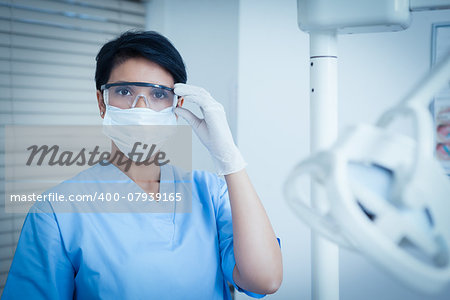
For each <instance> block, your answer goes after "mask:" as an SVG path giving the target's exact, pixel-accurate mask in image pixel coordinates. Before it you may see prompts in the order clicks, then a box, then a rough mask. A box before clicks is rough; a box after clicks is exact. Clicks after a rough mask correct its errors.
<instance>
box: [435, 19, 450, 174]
mask: <svg viewBox="0 0 450 300" xmlns="http://www.w3.org/2000/svg"><path fill="white" fill-rule="evenodd" d="M431 49H432V51H431V66H433V65H435V64H436V63H438V62H439V61H440V60H441V59H442V58H443V57H444V56H445V55H446V54H447V53H448V52H449V51H450V22H448V23H436V24H433V27H432V42H431ZM433 115H434V129H435V131H434V137H435V138H434V140H435V145H434V146H435V156H436V159H437V160H438V161H439V162H440V163H441V164H442V166H443V167H444V169H445V170H446V172H447V174H448V175H450V86H447V87H446V88H444V89H442V90H441V91H440V92H439V93H438V94H436V95H435V97H434V101H433Z"/></svg>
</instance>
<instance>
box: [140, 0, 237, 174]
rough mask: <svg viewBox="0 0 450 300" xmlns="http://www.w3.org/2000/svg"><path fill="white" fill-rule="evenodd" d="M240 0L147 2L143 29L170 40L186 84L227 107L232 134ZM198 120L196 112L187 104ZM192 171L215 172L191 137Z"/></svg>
mask: <svg viewBox="0 0 450 300" xmlns="http://www.w3.org/2000/svg"><path fill="white" fill-rule="evenodd" d="M238 3H239V2H238V0H227V1H221V0H189V1H185V0H149V1H148V9H147V11H148V17H147V26H146V27H147V30H156V31H158V32H160V33H162V34H164V35H165V36H166V37H167V38H169V39H170V40H171V41H172V43H173V44H174V46H175V47H176V48H177V49H178V51H179V52H180V54H181V56H182V57H183V59H184V62H185V64H186V68H187V73H188V82H187V83H188V84H192V85H197V86H201V87H203V88H205V89H207V90H208V91H209V92H210V93H211V95H212V96H213V97H214V98H215V99H216V100H217V101H219V102H220V103H222V104H223V106H224V107H225V111H226V112H227V117H228V122H229V124H230V127H231V129H232V132H233V134H236V131H237V130H236V114H235V113H233V111H235V109H236V101H237V95H236V93H237V64H238V60H237V55H238V16H239V13H238V8H239V4H238ZM185 107H187V108H189V109H192V110H193V111H194V113H196V114H197V115H199V116H201V113H200V110H199V109H198V107H195V106H193V105H188V104H187V105H186V106H185ZM192 141H193V148H192V150H193V153H194V155H193V168H195V169H203V170H209V171H214V166H213V163H212V160H211V159H210V156H209V153H208V151H207V150H206V149H205V147H204V146H203V145H201V143H200V141H199V140H198V138H197V137H196V136H195V135H193V139H192Z"/></svg>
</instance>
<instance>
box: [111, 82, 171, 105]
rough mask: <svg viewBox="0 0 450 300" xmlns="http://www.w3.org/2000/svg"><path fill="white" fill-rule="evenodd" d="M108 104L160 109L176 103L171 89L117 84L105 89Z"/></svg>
mask: <svg viewBox="0 0 450 300" xmlns="http://www.w3.org/2000/svg"><path fill="white" fill-rule="evenodd" d="M106 92H107V93H108V104H109V105H111V106H115V107H118V108H122V109H127V108H133V107H147V108H150V109H152V110H155V111H161V110H163V109H166V108H168V107H172V106H174V104H175V103H176V99H175V94H174V93H173V91H170V90H166V89H164V88H160V87H154V86H135V85H127V84H124V85H117V86H111V87H109V88H108V89H106Z"/></svg>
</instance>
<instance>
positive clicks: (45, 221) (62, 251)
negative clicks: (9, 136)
mask: <svg viewBox="0 0 450 300" xmlns="http://www.w3.org/2000/svg"><path fill="white" fill-rule="evenodd" d="M186 77H187V76H186V71H185V66H184V63H183V61H182V58H181V56H180V54H179V53H178V51H177V50H176V49H175V48H174V47H173V45H172V44H171V43H170V42H169V41H168V40H167V39H166V38H165V37H163V36H161V35H159V34H158V33H155V32H149V31H147V32H142V31H139V32H126V33H124V34H123V35H121V36H120V37H118V38H117V39H115V40H113V41H110V42H108V43H107V44H105V45H104V46H103V47H102V49H101V50H100V52H99V53H98V55H97V69H96V76H95V80H96V86H97V99H98V106H99V109H100V116H101V117H102V118H103V124H104V125H105V126H104V128H109V127H108V126H107V125H135V126H141V127H139V128H143V126H142V125H175V124H176V122H177V118H178V116H180V117H182V118H184V119H185V120H186V121H187V122H188V123H189V124H190V125H191V126H192V128H193V129H194V131H195V132H196V134H197V135H198V137H199V139H200V140H201V141H202V143H203V144H204V145H205V146H206V147H207V148H208V150H209V152H210V154H211V156H212V158H213V161H214V163H215V165H216V167H217V170H218V174H220V175H224V177H225V180H223V179H222V178H220V177H218V176H217V175H215V174H212V173H210V172H206V171H197V170H196V171H193V172H192V173H191V174H190V176H191V183H192V186H191V189H192V191H191V192H192V199H191V201H192V202H191V209H190V212H189V213H185V214H180V213H174V211H170V210H169V211H165V212H164V213H158V214H156V213H117V214H116V213H102V214H100V213H58V212H56V211H55V207H54V204H51V203H36V204H35V205H33V207H32V208H31V209H30V211H29V213H28V215H27V217H26V219H25V222H24V225H23V228H22V232H21V235H20V239H19V242H18V245H17V249H16V252H15V255H14V259H13V262H12V265H11V268H10V271H9V275H8V279H7V282H6V286H5V289H4V293H3V298H2V299H70V298H76V299H94V298H95V299H109V298H118V299H148V298H155V299H229V298H230V292H229V290H228V286H227V283H226V281H229V282H230V283H231V284H233V285H234V286H235V288H236V289H238V290H239V291H241V292H244V293H246V294H248V295H250V296H252V297H255V298H260V297H263V296H264V295H265V294H269V293H274V292H275V291H276V290H277V289H278V288H279V286H280V284H281V281H282V260H281V251H280V247H279V240H278V241H277V238H276V236H275V234H274V232H273V229H272V226H271V224H270V222H269V219H268V217H267V215H266V213H265V210H264V208H263V206H262V204H261V202H260V200H259V198H258V196H257V194H256V192H255V190H254V189H253V186H252V184H251V182H250V180H249V178H248V176H247V173H246V171H245V165H246V163H245V161H244V160H243V158H242V156H241V154H240V152H239V150H238V149H237V147H236V146H235V144H234V142H233V139H232V136H231V133H230V130H229V127H228V124H227V122H226V117H225V112H224V110H223V107H222V106H221V105H220V104H219V103H218V102H216V101H215V100H214V99H213V98H212V97H211V96H210V95H209V93H207V92H206V91H205V90H203V89H201V88H198V87H194V86H189V85H186V84H185V83H186V79H187V78H186ZM184 102H192V103H195V104H197V105H199V106H200V108H201V110H202V112H203V115H204V119H199V118H197V117H196V116H195V115H194V114H192V113H191V112H190V111H189V110H187V109H185V108H182V107H181V106H182V105H183V103H184ZM105 133H106V134H107V135H108V136H109V137H110V138H111V140H112V151H111V154H112V155H111V157H112V158H111V160H110V162H111V163H110V164H97V165H95V166H93V167H91V168H89V169H87V170H85V171H83V172H81V173H80V174H78V175H77V176H76V177H74V178H72V179H71V180H70V182H63V183H62V184H60V185H58V186H57V187H55V188H54V189H52V191H53V192H55V191H60V192H66V193H67V192H68V191H71V192H77V193H83V194H88V193H93V192H94V190H96V191H98V190H101V191H105V190H110V189H112V188H114V187H115V186H117V185H120V188H121V189H124V190H126V191H127V192H139V193H141V192H145V193H148V194H152V193H153V194H157V193H161V192H162V191H163V189H164V190H171V189H177V188H178V186H177V185H178V183H177V182H179V181H178V180H176V179H177V178H178V177H179V176H181V175H180V171H179V170H178V169H177V168H175V167H173V166H170V165H169V164H166V165H158V164H148V165H146V164H141V163H139V161H138V160H136V159H135V157H134V156H133V154H132V151H130V149H131V147H132V146H133V145H131V144H133V141H135V140H133V138H135V136H133V137H131V138H130V137H129V135H126V134H125V135H124V134H123V132H122V135H120V134H121V133H120V131H117V132H114V131H108V130H105ZM168 135H170V133H168ZM136 136H140V137H143V138H144V139H145V138H148V136H146V135H145V134H144V135H142V134H141V135H139V134H138V135H136ZM163 140H164V139H163ZM158 149H159V148H158ZM156 150H157V149H156ZM116 154H119V155H116ZM120 159H125V161H126V162H127V163H126V164H123V163H121V161H120ZM122 162H123V161H122ZM110 180H113V182H116V183H117V184H111V181H110ZM73 182H76V183H77V185H76V187H74V186H73V185H70V184H71V183H73ZM119 182H120V184H119ZM163 182H165V183H167V182H168V183H169V184H167V186H166V187H165V186H164V184H163ZM80 183H82V184H80ZM90 183H94V184H90ZM166 188H167V189H166Z"/></svg>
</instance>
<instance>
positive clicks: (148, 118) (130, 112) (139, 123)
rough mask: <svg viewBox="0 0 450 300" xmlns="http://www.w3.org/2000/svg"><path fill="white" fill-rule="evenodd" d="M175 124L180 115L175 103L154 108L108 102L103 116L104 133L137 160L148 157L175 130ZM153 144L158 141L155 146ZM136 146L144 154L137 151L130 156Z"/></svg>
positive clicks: (127, 154) (125, 152)
mask: <svg viewBox="0 0 450 300" xmlns="http://www.w3.org/2000/svg"><path fill="white" fill-rule="evenodd" d="M176 125H177V118H176V116H175V113H174V112H173V108H172V107H168V108H166V109H163V110H161V111H154V110H151V109H149V108H141V107H135V108H129V109H121V108H117V107H114V106H111V105H107V106H106V113H105V117H104V119H103V133H104V134H105V135H106V136H108V137H109V138H110V139H111V140H112V141H113V142H114V143H115V144H116V146H117V147H118V148H119V150H120V151H122V152H123V154H124V155H125V156H126V157H128V158H130V159H131V160H133V161H138V160H142V159H145V158H147V155H148V154H149V153H150V154H152V155H154V154H156V152H157V151H159V150H160V149H161V147H162V146H163V145H164V143H165V142H166V141H167V140H168V139H169V138H170V137H171V136H172V135H173V134H174V133H175V131H176ZM137 142H140V143H141V144H140V145H136V146H135V143H137ZM145 144H146V145H147V146H146V147H145V146H144V145H145ZM152 145H155V147H154V148H153V150H152ZM133 147H136V150H135V153H136V152H140V153H142V154H143V155H142V156H141V158H139V157H138V156H137V155H134V156H132V157H130V155H129V154H130V152H132V150H133ZM143 147H145V149H144V148H143Z"/></svg>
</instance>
